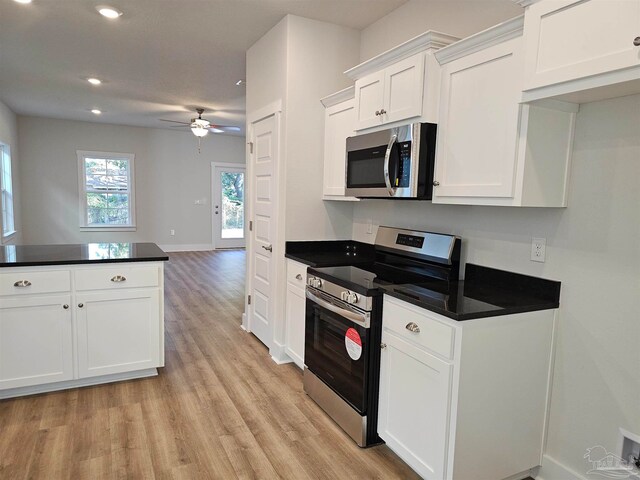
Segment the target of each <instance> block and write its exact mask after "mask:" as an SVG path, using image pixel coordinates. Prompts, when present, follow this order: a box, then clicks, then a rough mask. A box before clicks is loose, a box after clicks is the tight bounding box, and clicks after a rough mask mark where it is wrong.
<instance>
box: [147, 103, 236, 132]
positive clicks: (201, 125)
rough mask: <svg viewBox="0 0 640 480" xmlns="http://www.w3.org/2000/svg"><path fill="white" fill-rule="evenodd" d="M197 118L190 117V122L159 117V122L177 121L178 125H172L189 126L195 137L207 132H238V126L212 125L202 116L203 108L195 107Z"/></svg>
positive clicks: (177, 126)
mask: <svg viewBox="0 0 640 480" xmlns="http://www.w3.org/2000/svg"><path fill="white" fill-rule="evenodd" d="M196 112H197V113H198V118H192V119H191V121H190V122H178V121H176V120H165V119H164V118H161V119H160V121H161V122H171V123H179V124H180V125H172V127H176V128H184V127H189V128H191V131H192V132H193V134H194V135H195V136H196V137H205V136H206V135H207V134H208V133H209V132H213V133H225V132H239V131H240V127H232V126H229V125H214V124H213V123H211V122H210V121H209V120H207V119H205V118H202V114H203V113H204V108H196Z"/></svg>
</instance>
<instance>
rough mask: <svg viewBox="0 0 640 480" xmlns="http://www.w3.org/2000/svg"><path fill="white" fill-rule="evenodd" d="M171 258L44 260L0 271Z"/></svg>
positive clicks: (2, 265)
mask: <svg viewBox="0 0 640 480" xmlns="http://www.w3.org/2000/svg"><path fill="white" fill-rule="evenodd" d="M168 261H169V256H165V257H148V258H109V259H104V260H103V259H100V260H42V261H37V262H15V263H0V269H2V268H12V267H47V266H55V265H103V264H108V263H142V262H168Z"/></svg>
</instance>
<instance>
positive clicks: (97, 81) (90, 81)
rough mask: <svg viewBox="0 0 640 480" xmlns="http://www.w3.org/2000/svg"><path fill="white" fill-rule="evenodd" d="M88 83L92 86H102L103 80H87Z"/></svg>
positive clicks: (92, 78) (93, 78)
mask: <svg viewBox="0 0 640 480" xmlns="http://www.w3.org/2000/svg"><path fill="white" fill-rule="evenodd" d="M87 82H89V83H90V84H91V85H100V84H101V83H102V80H100V79H99V78H95V77H91V78H87Z"/></svg>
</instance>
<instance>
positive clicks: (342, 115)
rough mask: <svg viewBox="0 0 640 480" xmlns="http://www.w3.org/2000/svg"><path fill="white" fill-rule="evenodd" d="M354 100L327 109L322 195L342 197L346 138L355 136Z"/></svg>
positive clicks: (344, 184) (344, 181) (344, 180)
mask: <svg viewBox="0 0 640 480" xmlns="http://www.w3.org/2000/svg"><path fill="white" fill-rule="evenodd" d="M355 121H356V115H355V100H353V99H351V100H346V101H344V102H342V103H339V104H337V105H333V106H331V107H329V108H327V110H326V112H325V123H324V183H323V189H322V193H323V194H324V195H337V196H344V189H345V186H346V178H345V177H346V169H345V163H346V154H347V142H346V141H347V137H350V136H353V135H355V132H354V130H353V129H354V127H355Z"/></svg>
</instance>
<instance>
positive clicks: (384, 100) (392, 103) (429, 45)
mask: <svg viewBox="0 0 640 480" xmlns="http://www.w3.org/2000/svg"><path fill="white" fill-rule="evenodd" d="M456 40H457V38H456V37H452V36H450V35H445V34H442V33H438V32H431V31H429V32H425V33H423V34H422V35H419V36H417V37H415V38H413V39H411V40H409V41H407V42H405V43H403V44H401V45H399V46H398V47H396V48H393V49H391V50H388V51H386V52H384V53H382V54H380V55H378V56H377V57H374V58H372V59H370V60H367V61H366V62H364V63H361V64H360V65H358V66H356V67H353V68H352V69H350V70H347V71H346V72H345V73H346V74H347V75H348V76H349V77H350V78H352V79H353V80H355V115H356V121H355V130H358V131H359V130H365V129H368V128H374V127H378V126H380V125H386V124H395V123H398V122H404V121H406V120H408V119H416V120H415V121H432V122H435V118H434V116H435V115H436V114H437V106H436V105H433V104H431V103H432V100H433V99H434V98H435V99H436V101H437V97H435V96H434V94H433V93H434V91H436V90H437V88H438V77H437V71H435V70H437V64H436V63H435V61H434V60H433V55H432V54H433V52H434V51H436V50H437V49H439V48H441V47H443V46H445V45H449V44H450V43H452V42H454V41H456ZM433 67H435V68H433Z"/></svg>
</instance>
